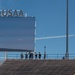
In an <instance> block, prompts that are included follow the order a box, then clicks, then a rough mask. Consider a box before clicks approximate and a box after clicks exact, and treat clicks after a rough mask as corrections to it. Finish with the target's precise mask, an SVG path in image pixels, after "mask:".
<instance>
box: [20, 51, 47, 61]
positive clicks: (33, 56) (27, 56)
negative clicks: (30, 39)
mask: <svg viewBox="0 0 75 75" xmlns="http://www.w3.org/2000/svg"><path fill="white" fill-rule="evenodd" d="M20 57H21V59H39V60H40V59H41V57H42V54H41V53H40V52H39V53H38V54H37V53H36V52H35V53H34V52H29V53H28V52H26V53H25V54H23V53H21V55H20ZM43 59H46V52H44V54H43Z"/></svg>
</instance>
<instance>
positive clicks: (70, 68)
mask: <svg viewBox="0 0 75 75" xmlns="http://www.w3.org/2000/svg"><path fill="white" fill-rule="evenodd" d="M66 1H67V18H66V53H65V56H64V58H63V59H58V60H57V59H42V60H41V59H25V60H24V59H7V60H5V61H4V62H3V64H0V75H75V60H74V59H69V52H68V0H66ZM3 12H4V11H2V13H3ZM8 12H9V14H8V15H7V14H2V17H0V32H1V33H0V36H1V39H0V51H9V52H10V51H11V52H14V51H16V52H19V51H23V52H24V51H25V52H33V51H34V46H35V43H34V38H35V17H24V16H23V13H22V11H21V13H20V14H19V15H17V13H16V12H17V11H16V10H15V13H14V14H13V16H14V17H11V15H12V13H11V10H9V11H8ZM15 16H16V17H15ZM45 48H46V47H45Z"/></svg>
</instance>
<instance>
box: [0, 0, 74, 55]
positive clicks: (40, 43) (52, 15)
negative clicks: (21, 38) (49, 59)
mask: <svg viewBox="0 0 75 75" xmlns="http://www.w3.org/2000/svg"><path fill="white" fill-rule="evenodd" d="M0 9H13V10H14V9H17V10H19V9H22V10H23V11H24V12H25V13H27V14H28V16H35V18H36V38H40V37H52V36H55V37H56V36H64V35H65V34H66V0H0ZM69 34H70V35H71V34H73V35H74V36H72V37H69V53H70V54H75V0H69ZM44 46H46V52H47V53H48V54H64V53H65V50H66V39H65V37H63V38H61V37H60V38H50V39H44V40H36V44H35V49H36V52H39V51H40V52H41V53H43V52H44Z"/></svg>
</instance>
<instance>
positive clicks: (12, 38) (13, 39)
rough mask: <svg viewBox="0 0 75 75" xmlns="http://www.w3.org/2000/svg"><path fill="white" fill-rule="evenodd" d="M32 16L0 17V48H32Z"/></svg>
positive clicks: (33, 21)
mask: <svg viewBox="0 0 75 75" xmlns="http://www.w3.org/2000/svg"><path fill="white" fill-rule="evenodd" d="M34 37H35V18H34V17H0V50H1V49H9V50H11V49H13V50H34Z"/></svg>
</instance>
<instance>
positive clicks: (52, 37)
mask: <svg viewBox="0 0 75 75" xmlns="http://www.w3.org/2000/svg"><path fill="white" fill-rule="evenodd" d="M74 36H75V34H72V35H69V37H74ZM65 37H66V35H62V36H49V37H40V38H35V40H46V39H57V38H65Z"/></svg>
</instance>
